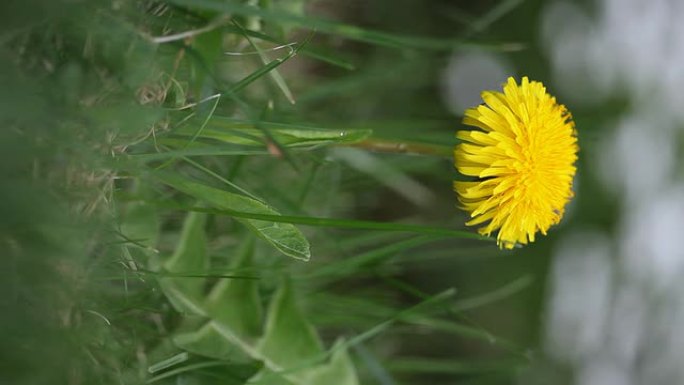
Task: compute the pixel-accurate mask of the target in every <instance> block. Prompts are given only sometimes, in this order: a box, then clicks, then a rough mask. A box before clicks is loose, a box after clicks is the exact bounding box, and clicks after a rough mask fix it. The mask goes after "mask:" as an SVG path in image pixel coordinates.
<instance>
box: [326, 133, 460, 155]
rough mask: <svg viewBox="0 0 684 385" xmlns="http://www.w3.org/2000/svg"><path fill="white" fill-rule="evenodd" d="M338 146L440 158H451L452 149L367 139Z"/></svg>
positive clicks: (437, 145) (428, 144) (426, 144)
mask: <svg viewBox="0 0 684 385" xmlns="http://www.w3.org/2000/svg"><path fill="white" fill-rule="evenodd" d="M339 146H345V147H356V148H362V149H364V150H369V151H375V152H386V153H393V154H411V155H428V156H437V157H442V158H451V157H453V147H452V146H445V145H439V144H430V143H417V142H408V141H394V140H387V139H377V138H369V139H364V140H362V141H359V142H355V143H341V144H339Z"/></svg>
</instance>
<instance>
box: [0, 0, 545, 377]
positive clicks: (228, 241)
mask: <svg viewBox="0 0 684 385" xmlns="http://www.w3.org/2000/svg"><path fill="white" fill-rule="evenodd" d="M0 3H2V4H0V19H2V21H1V22H0V84H2V89H1V90H0V95H1V97H2V99H1V102H0V125H2V130H0V158H1V159H0V177H1V178H2V180H1V182H2V183H0V186H1V187H0V212H1V213H2V215H1V216H0V229H1V231H2V233H1V234H0V243H2V245H3V248H4V250H6V254H7V255H6V258H5V260H4V264H5V267H6V268H4V269H2V272H1V273H0V289H1V290H2V292H3V293H4V295H3V298H2V299H1V300H0V313H2V314H3V315H8V316H3V317H0V330H2V332H3V336H2V338H3V339H2V341H3V348H2V350H0V354H1V355H0V382H1V383H12V384H31V385H33V384H41V383H46V384H55V383H64V384H69V385H72V384H73V385H78V384H110V383H117V384H118V383H120V384H139V383H159V384H197V385H205V384H223V385H225V384H235V385H238V384H263V385H272V384H276V385H278V384H284V385H327V384H339V385H357V384H359V383H375V382H381V383H383V384H395V383H396V384H399V383H416V384H417V383H436V382H446V381H441V380H442V378H440V380H439V381H434V380H433V378H432V377H430V373H432V374H434V373H442V374H444V373H447V374H454V373H456V374H459V373H465V372H468V373H469V374H471V375H473V374H488V373H490V372H496V373H499V372H505V373H508V372H510V371H512V370H516V369H518V368H519V367H521V366H523V365H524V363H525V361H524V360H522V362H523V364H521V360H520V359H519V357H520V356H522V354H521V353H520V351H521V349H520V348H519V347H518V345H517V344H516V343H514V342H509V341H507V340H506V339H504V338H498V337H494V334H493V333H490V332H489V331H487V330H486V329H485V328H484V327H481V326H480V325H478V324H477V323H476V322H475V321H471V320H469V319H468V317H466V316H465V315H464V314H463V312H464V311H466V310H468V311H470V310H478V309H480V308H481V307H483V306H486V305H490V304H492V303H497V304H498V303H501V301H503V300H506V299H508V298H509V297H511V296H512V295H514V294H516V293H518V292H519V291H520V290H521V289H522V288H525V287H527V286H528V284H529V283H530V282H531V281H532V280H531V278H529V275H527V274H528V273H529V272H526V271H523V272H520V271H519V270H516V269H515V268H512V269H502V270H505V271H504V272H503V273H501V272H500V273H499V274H498V275H495V276H494V277H495V278H491V279H489V278H488V279H487V280H485V281H484V282H486V285H482V286H477V285H476V287H477V289H478V290H477V293H470V294H468V295H467V296H466V298H465V299H461V300H460V301H453V296H454V295H455V294H456V290H454V289H453V288H452V286H454V285H459V284H460V283H461V282H463V281H467V280H468V279H470V278H469V277H471V276H474V275H477V276H480V274H470V270H468V268H469V266H475V267H474V268H473V269H475V270H476V269H480V268H481V264H483V263H488V261H491V260H492V255H494V256H496V255H497V253H498V251H497V250H496V249H493V245H492V242H491V240H490V239H486V238H484V237H481V236H479V235H477V234H475V233H473V232H471V231H469V230H463V229H462V228H461V227H460V226H461V223H462V222H463V219H464V218H462V217H458V214H456V211H455V210H454V209H453V205H454V203H453V197H452V196H451V194H452V192H451V191H450V190H451V188H450V183H451V182H450V179H451V175H449V172H450V170H451V167H452V166H451V161H450V160H445V159H444V158H445V154H446V156H448V152H449V150H448V149H449V148H451V146H452V144H453V138H452V136H453V135H452V134H453V132H452V131H453V125H454V123H453V117H452V116H451V115H449V113H448V112H446V111H445V109H444V108H443V106H441V103H440V102H439V100H438V97H437V92H436V91H435V90H434V89H433V88H434V86H433V85H434V82H435V79H434V77H435V75H434V74H435V72H436V71H437V70H439V68H441V66H442V64H443V59H444V57H443V55H444V54H445V53H449V52H450V50H452V49H460V48H464V47H475V46H477V47H478V48H483V49H490V50H499V49H504V48H506V47H507V46H506V45H505V44H503V43H494V44H492V43H488V42H480V43H475V42H473V41H466V40H464V39H463V38H462V37H461V36H459V35H458V34H457V33H455V32H453V31H451V30H450V28H451V27H452V23H451V22H448V23H446V24H445V22H444V21H443V20H442V24H440V25H443V26H445V25H446V26H448V27H449V28H443V29H442V30H440V31H436V30H433V29H432V28H433V25H434V24H435V20H436V19H432V18H419V17H418V16H419V15H420V14H421V12H428V11H426V9H427V8H430V7H424V6H423V4H422V3H421V4H419V3H416V4H414V5H410V4H409V3H408V2H402V4H401V5H396V6H395V4H393V3H392V2H379V3H377V4H371V3H373V2H370V3H368V4H366V5H364V7H368V8H367V11H368V12H367V14H377V13H378V12H377V9H376V8H375V7H379V6H383V7H385V8H382V12H381V14H382V17H379V18H378V20H366V19H364V17H365V16H363V15H364V14H366V13H364V12H359V13H358V14H353V15H352V16H350V17H349V19H350V20H349V21H345V22H342V21H337V20H332V18H329V17H324V16H317V15H318V14H321V15H324V14H326V10H327V11H328V12H332V13H338V12H339V13H340V14H344V12H347V11H345V9H346V8H345V7H346V5H344V4H343V3H344V2H341V3H339V4H328V5H326V4H323V3H326V2H320V3H321V4H318V2H315V1H309V2H306V1H302V0H277V1H276V0H271V1H268V0H261V1H252V0H245V1H237V0H233V1H219V0H170V1H156V0H93V1H70V0H58V1H48V0H45V1H41V0H31V1H25V2H19V1H5V2H0ZM331 3H334V2H331ZM504 3H505V4H504V5H506V7H503V6H500V7H496V9H498V11H497V13H494V14H493V16H492V15H489V16H487V14H485V16H486V17H483V18H482V20H479V21H478V20H474V21H473V25H472V27H469V28H465V30H467V31H476V30H481V29H483V28H485V27H486V26H488V25H491V24H492V23H493V21H495V19H496V18H497V17H498V16H497V15H499V14H500V13H501V12H504V11H506V12H508V11H507V10H508V9H509V8H510V4H512V2H510V1H506V2H504ZM378 4H379V5H378ZM316 7H321V8H316ZM327 7H329V9H328V8H327ZM403 7H407V9H409V11H408V14H409V16H410V17H409V18H406V17H404V16H401V14H396V16H397V18H396V22H399V21H400V20H403V21H401V22H400V24H399V25H393V24H392V23H394V22H395V17H386V15H385V13H386V12H387V13H388V14H390V15H395V14H394V12H395V11H397V10H399V9H402V8H403ZM448 7H451V6H448ZM502 7H503V8H502ZM429 12H432V11H429ZM413 13H415V14H416V15H415V17H414V15H413ZM400 16H401V17H400ZM423 16H425V15H423ZM436 16H439V15H436ZM340 19H345V18H344V17H340ZM369 26H372V27H369ZM468 33H473V32H468ZM341 147H355V148H354V149H353V151H350V149H349V148H345V149H341ZM388 149H389V150H390V151H389V152H396V153H395V154H377V156H372V157H370V156H365V157H363V156H360V155H359V156H355V155H354V154H357V155H358V154H366V155H367V152H369V151H378V152H379V153H382V152H387V151H388ZM445 149H446V151H445ZM413 150H416V151H413ZM421 151H423V152H424V153H425V154H429V155H430V156H429V157H416V156H412V155H407V154H413V155H415V154H416V153H420V152H421ZM402 152H406V154H404V153H402ZM368 159H370V161H368ZM416 185H421V186H426V187H423V188H422V190H421V189H418V190H417V189H415V188H412V186H413V187H415V186H416ZM428 187H429V189H430V191H433V192H434V195H429V197H430V198H429V199H422V198H421V197H420V196H418V195H420V194H416V191H419V190H420V191H425V190H427V188H428ZM445 197H447V198H446V199H445ZM423 198H424V197H423ZM482 240H486V242H481V241H482ZM312 250H313V252H312ZM281 255H286V256H288V257H291V258H282V257H281ZM455 259H457V260H461V261H467V262H468V264H466V263H464V262H454V260H455ZM445 260H447V261H448V264H444V265H443V264H442V263H443V261H445ZM454 263H460V264H459V265H458V266H459V268H458V269H454V267H453V264H454ZM478 264H480V265H478ZM488 267H489V266H488ZM431 268H435V269H437V270H438V273H439V274H437V273H435V275H436V276H439V277H440V278H435V279H433V278H432V277H430V278H428V279H425V277H422V276H421V274H423V272H424V271H426V270H429V269H431ZM482 269H484V268H482ZM461 272H462V273H461ZM487 272H489V270H487ZM509 276H510V277H509ZM520 276H522V277H523V278H519V277H520ZM502 277H503V278H502ZM501 282H512V283H508V284H502V283H501ZM497 287H498V289H497ZM481 291H488V293H486V294H484V295H481V294H479V292H481ZM432 293H439V294H432ZM416 303H417V304H416ZM504 310H506V309H504ZM508 310H509V311H510V309H508ZM426 338H435V339H437V340H438V341H449V345H448V346H446V347H444V346H438V347H434V349H433V347H432V346H431V347H430V349H429V350H428V351H425V350H424V349H423V348H420V347H418V348H416V346H418V345H421V344H423V342H424V339H426ZM456 339H457V340H456ZM453 341H456V342H453ZM463 341H467V342H468V344H461V342H463ZM473 341H475V342H476V343H477V344H481V345H483V346H484V348H482V349H483V350H486V351H487V352H488V354H489V355H487V354H483V355H482V357H481V359H478V360H474V361H473V362H470V361H460V362H464V363H463V364H462V365H461V366H459V365H456V368H455V369H452V370H448V369H447V368H445V367H446V365H445V364H444V362H445V361H434V362H433V361H432V360H430V361H429V362H427V361H425V358H423V356H429V357H433V356H439V357H441V358H440V359H441V360H449V359H451V357H454V356H456V355H458V354H462V353H469V352H470V351H469V350H468V349H472V350H473V351H475V350H476V349H474V348H472V347H471V346H472V344H473ZM469 344H470V345H469ZM461 346H465V348H461ZM477 346H478V349H480V345H477ZM360 352H361V353H360ZM363 352H365V353H363ZM402 356H404V358H403V361H398V359H399V358H401V357H402ZM491 356H496V357H494V358H496V359H495V360H494V359H492V360H490V358H491ZM499 356H505V357H504V358H505V359H499V358H498V357H499ZM511 356H512V357H513V359H509V358H510V357H511ZM392 362H400V363H401V362H403V363H404V364H405V365H402V366H401V367H397V365H393V364H392ZM489 363H492V365H488V364H489ZM368 368H370V369H368ZM426 368H428V369H429V370H428V369H426ZM468 368H470V369H472V370H467V369H468ZM461 369H462V370H461ZM426 371H430V373H428V374H427V375H425V372H426ZM423 375H425V376H424V377H423ZM395 377H396V378H395ZM453 378H457V379H461V377H458V376H456V377H450V379H453ZM450 379H449V380H450Z"/></svg>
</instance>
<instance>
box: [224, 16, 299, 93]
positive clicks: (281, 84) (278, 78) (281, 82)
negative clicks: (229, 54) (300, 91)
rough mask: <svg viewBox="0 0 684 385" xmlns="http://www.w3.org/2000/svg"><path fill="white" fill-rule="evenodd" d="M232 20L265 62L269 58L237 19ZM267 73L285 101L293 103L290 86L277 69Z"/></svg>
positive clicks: (265, 62)
mask: <svg viewBox="0 0 684 385" xmlns="http://www.w3.org/2000/svg"><path fill="white" fill-rule="evenodd" d="M232 22H233V24H234V25H235V26H236V27H237V28H238V29H239V30H240V33H241V34H242V36H243V37H244V38H245V39H247V41H248V42H249V44H250V45H251V46H252V48H254V50H255V51H256V52H257V54H258V55H259V59H261V61H262V63H263V64H267V63H268V61H269V59H268V56H266V54H265V53H264V51H263V50H262V49H261V48H260V47H259V46H258V45H257V44H256V43H255V42H254V41H253V40H252V39H251V38H250V37H249V35H248V34H247V32H246V31H245V29H244V28H243V27H242V26H241V25H240V23H238V22H237V20H235V19H233V20H232ZM290 50H292V47H290ZM268 75H269V76H270V77H271V80H273V82H274V83H275V85H276V86H277V87H278V88H279V89H280V91H281V92H282V93H283V95H285V98H286V99H287V101H288V102H290V104H295V99H294V95H292V91H291V90H290V87H288V86H287V83H286V82H285V79H283V76H282V75H280V72H279V71H278V69H277V68H274V69H273V70H271V72H269V73H268Z"/></svg>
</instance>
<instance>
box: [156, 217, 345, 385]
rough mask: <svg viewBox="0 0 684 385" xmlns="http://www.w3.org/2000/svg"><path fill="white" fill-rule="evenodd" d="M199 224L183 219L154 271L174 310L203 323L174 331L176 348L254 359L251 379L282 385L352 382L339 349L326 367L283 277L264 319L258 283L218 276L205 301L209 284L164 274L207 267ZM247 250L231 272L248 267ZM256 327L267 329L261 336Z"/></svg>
mask: <svg viewBox="0 0 684 385" xmlns="http://www.w3.org/2000/svg"><path fill="white" fill-rule="evenodd" d="M204 219H205V215H204V214H198V213H190V214H188V216H187V218H186V221H185V225H184V228H183V233H182V235H181V240H180V242H179V244H178V246H177V247H176V251H175V252H174V254H173V255H172V256H171V257H169V258H168V259H167V260H165V261H164V262H163V264H162V269H161V270H160V271H159V273H162V274H161V276H160V278H159V282H160V285H161V287H162V289H163V290H164V293H165V294H166V296H167V298H168V299H169V301H171V303H172V304H174V307H175V308H176V309H177V310H178V311H180V312H182V313H185V314H194V315H196V316H200V317H201V321H200V322H199V323H200V324H201V326H199V327H198V328H197V329H196V330H190V331H185V332H182V333H181V334H177V335H176V336H175V337H174V339H173V340H174V343H175V344H176V345H177V346H178V347H179V348H182V349H185V350H186V351H188V352H191V353H194V354H197V355H202V356H206V357H210V358H214V359H222V360H226V361H227V362H231V361H237V362H244V361H247V360H255V361H258V362H260V363H261V364H262V365H263V368H264V369H263V371H262V372H260V373H258V374H257V376H256V381H257V382H260V381H261V382H264V381H266V378H272V377H273V378H277V379H279V381H284V383H293V384H302V385H309V384H310V385H317V384H322V383H323V382H319V381H323V380H326V379H330V378H333V377H335V376H336V377H337V378H338V379H339V380H342V381H343V382H340V383H341V384H345V385H346V384H357V383H358V381H357V379H356V373H355V370H354V366H353V364H352V363H351V361H350V360H349V357H348V356H347V354H346V351H345V349H344V347H342V346H339V345H336V347H334V348H333V350H332V352H333V353H332V355H331V358H330V360H329V362H324V361H325V358H326V354H325V351H324V350H323V345H322V342H321V341H320V338H319V336H318V334H317V332H316V331H315V330H314V328H313V326H311V324H310V323H309V322H308V320H307V318H306V316H305V315H304V314H302V313H301V311H300V310H299V309H298V307H297V305H296V301H295V297H294V293H293V291H292V287H291V284H290V283H289V281H287V280H285V281H284V283H283V284H281V285H280V287H279V288H278V290H277V292H276V293H275V294H274V295H273V298H272V299H271V304H270V306H269V309H268V311H267V313H266V314H267V315H266V319H265V321H264V320H262V313H263V310H262V308H261V301H260V295H259V290H258V286H257V281H256V280H253V279H240V278H237V277H236V278H226V279H221V280H219V282H215V283H214V284H213V287H211V288H210V289H209V291H208V293H207V294H206V296H205V295H204V294H203V287H204V286H205V284H206V283H207V282H206V280H205V279H203V278H201V276H199V277H190V276H187V275H186V276H182V275H175V276H172V277H164V276H163V273H165V272H171V273H181V272H182V271H186V272H192V271H195V272H197V273H201V272H202V271H207V270H208V269H209V266H206V261H207V259H206V252H205V249H206V240H205V235H204V224H205V223H204ZM253 252H254V247H253V241H252V239H251V238H247V240H246V241H245V245H244V246H243V249H242V251H241V252H240V253H239V254H238V255H237V257H236V258H235V259H234V260H233V261H232V265H231V267H232V269H233V270H235V271H245V270H248V269H250V268H252V267H253V265H252V262H251V261H252V255H253ZM183 269H186V270H183ZM193 269H201V270H193ZM197 273H196V274H197ZM193 323H197V322H193ZM262 323H264V324H265V326H264V327H263V335H262V326H261V325H262ZM177 362H178V360H172V361H170V362H169V361H162V362H161V363H159V364H157V365H156V366H155V368H164V369H166V368H169V367H171V366H173V365H174V364H176V363H177ZM269 381H271V380H269ZM288 381H289V382H288Z"/></svg>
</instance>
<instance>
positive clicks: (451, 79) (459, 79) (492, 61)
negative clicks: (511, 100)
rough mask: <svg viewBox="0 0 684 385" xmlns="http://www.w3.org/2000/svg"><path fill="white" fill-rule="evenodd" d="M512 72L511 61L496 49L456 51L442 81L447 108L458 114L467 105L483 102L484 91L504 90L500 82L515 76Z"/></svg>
mask: <svg viewBox="0 0 684 385" xmlns="http://www.w3.org/2000/svg"><path fill="white" fill-rule="evenodd" d="M511 71H512V70H511V66H510V65H509V64H508V62H507V61H506V60H505V59H504V58H503V57H502V56H501V55H497V54H495V53H493V52H482V51H476V50H474V51H460V52H457V53H454V54H453V55H452V57H451V59H450V60H449V65H448V66H447V68H446V70H445V71H444V75H443V81H442V82H441V84H442V93H443V96H444V100H445V102H446V104H447V107H448V108H449V110H450V111H451V112H453V113H454V114H455V115H458V116H463V111H465V109H466V108H470V107H475V106H477V105H479V104H481V103H482V98H481V97H480V93H481V92H482V91H483V90H501V85H502V84H503V83H505V82H506V79H507V78H508V77H509V76H512V75H513V73H512V72H511Z"/></svg>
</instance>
